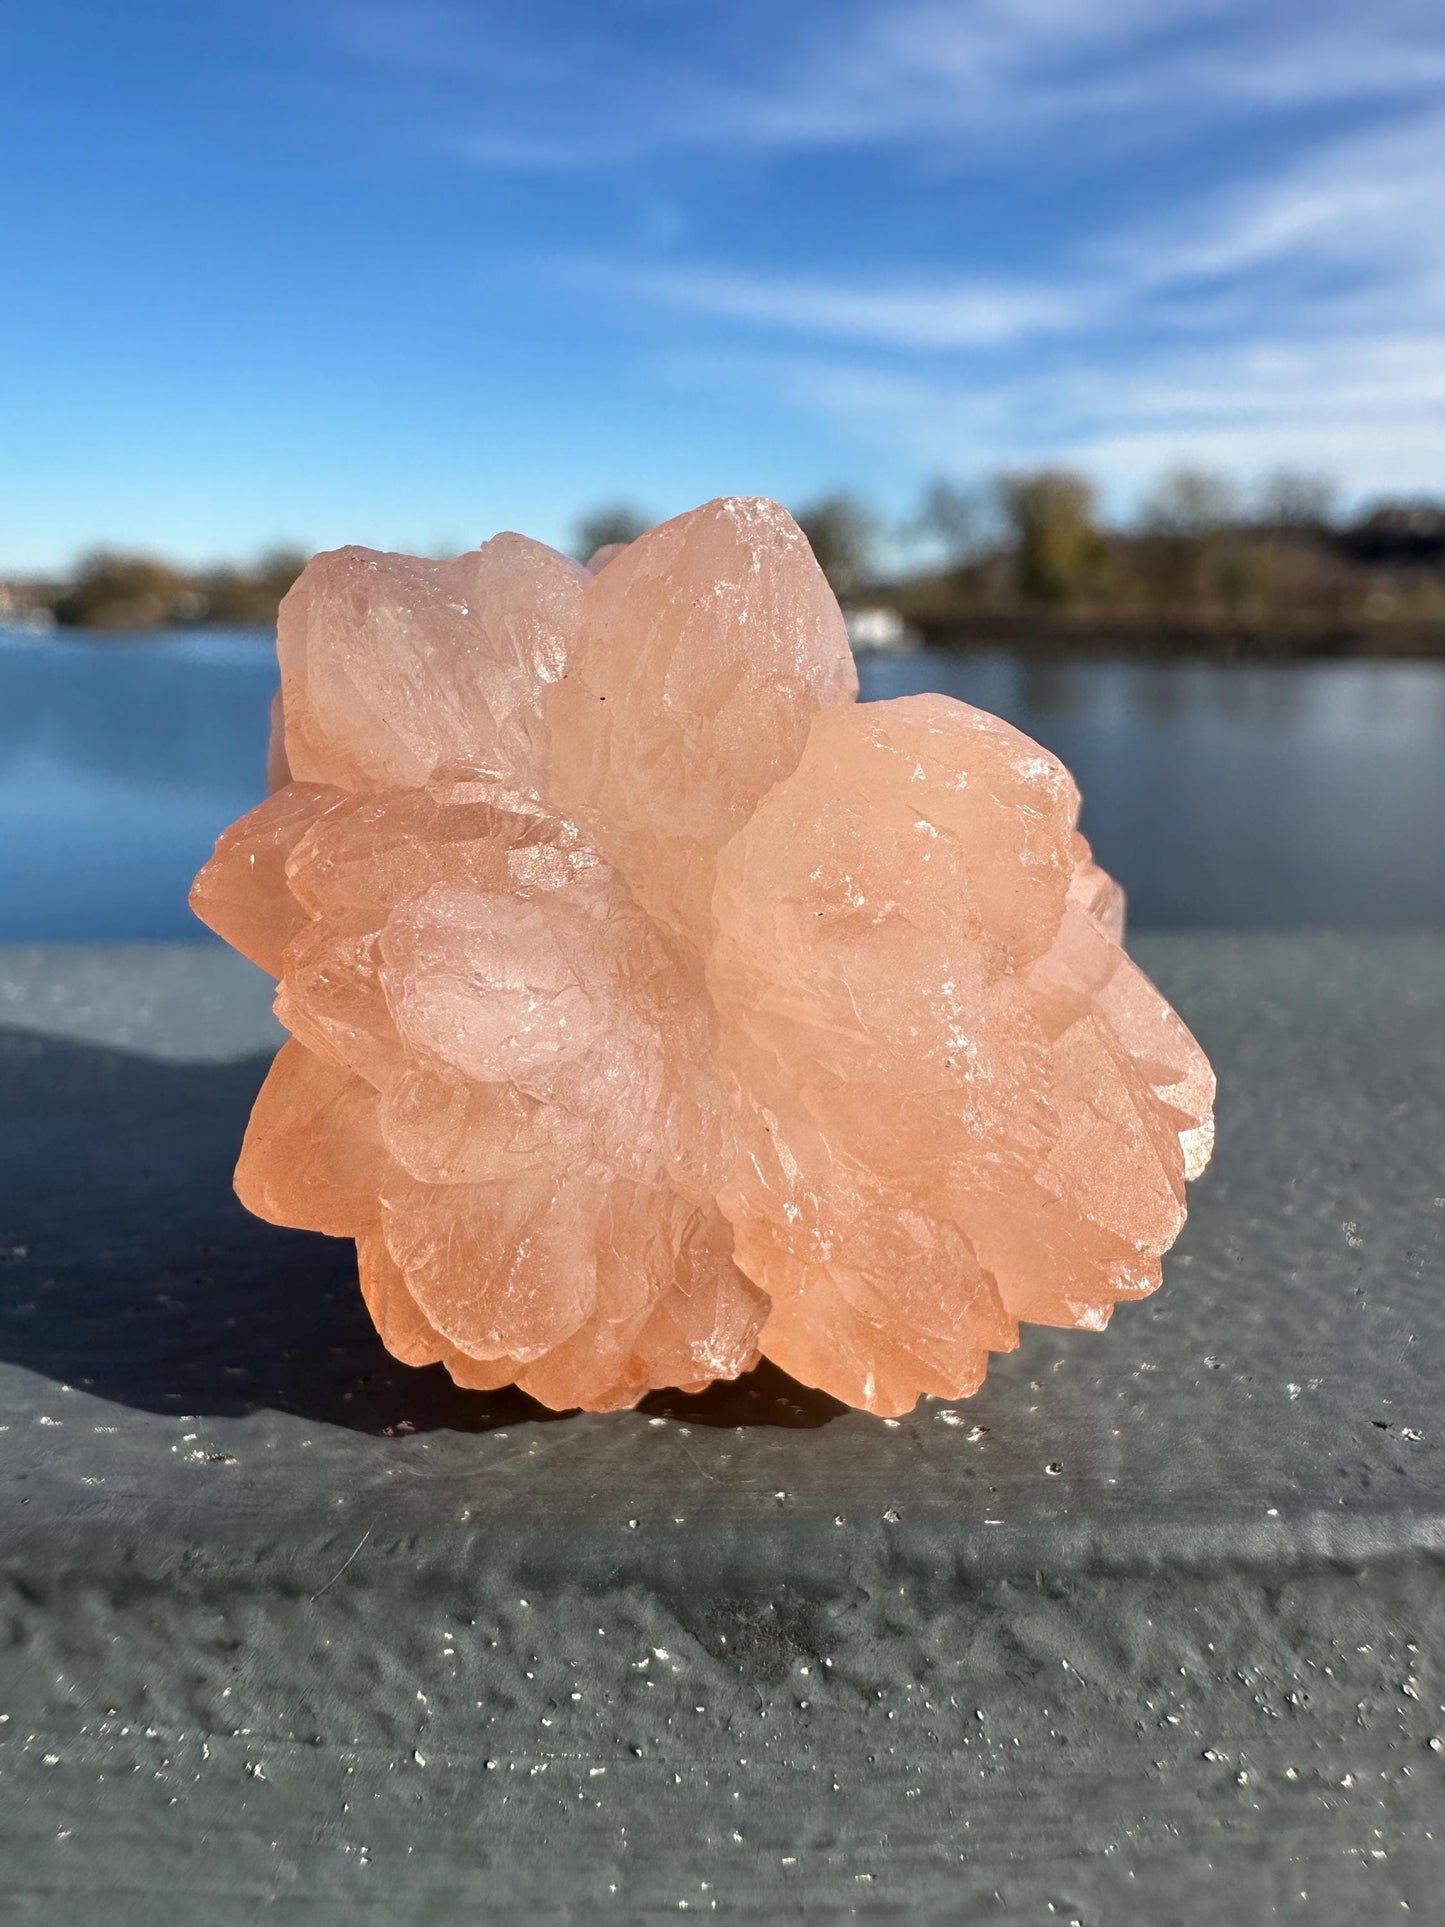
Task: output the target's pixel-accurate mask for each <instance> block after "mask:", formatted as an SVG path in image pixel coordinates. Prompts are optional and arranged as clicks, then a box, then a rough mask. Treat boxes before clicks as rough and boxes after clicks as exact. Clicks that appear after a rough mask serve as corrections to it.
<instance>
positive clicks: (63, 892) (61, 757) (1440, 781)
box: [0, 631, 1445, 940]
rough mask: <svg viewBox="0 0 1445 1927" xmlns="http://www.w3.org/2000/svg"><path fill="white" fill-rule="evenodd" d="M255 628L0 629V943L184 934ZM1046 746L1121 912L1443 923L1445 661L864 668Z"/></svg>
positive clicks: (256, 772)
mask: <svg viewBox="0 0 1445 1927" xmlns="http://www.w3.org/2000/svg"><path fill="white" fill-rule="evenodd" d="M274 677H275V667H274V658H273V657H272V655H271V652H270V649H269V647H268V646H267V642H266V640H265V639H264V638H261V637H257V636H256V635H254V634H251V633H248V632H231V633H227V632H220V631H211V632H208V633H196V634H192V635H188V636H184V637H177V638H167V639H164V640H140V639H134V640H129V641H123V640H117V639H111V640H107V641H104V642H82V641H57V640H55V639H53V638H44V639H41V640H6V641H3V642H0V938H5V939H10V940H16V939H21V940H23V939H42V938H53V937H64V938H71V937H75V938H85V937H92V938H107V937H172V936H192V935H196V934H197V932H196V928H195V926H194V924H193V923H192V922H191V920H190V918H189V915H188V913H187V911H186V909H185V890H186V886H187V883H188V881H189V878H190V876H191V874H192V872H193V871H194V870H195V868H196V867H197V865H198V864H199V863H200V862H201V861H202V860H203V858H204V857H205V855H206V853H207V852H208V850H209V848H210V845H211V842H212V839H213V838H214V836H215V834H216V832H217V830H219V829H220V828H221V827H222V826H223V825H224V824H225V823H227V822H229V821H230V820H231V819H232V818H233V817H235V816H237V815H239V814H240V813H241V811H242V810H244V809H246V808H248V807H249V806H250V805H251V804H252V803H253V802H255V801H256V800H257V799H258V797H259V796H260V794H261V768H262V757H263V747H264V739H265V729H266V706H267V703H268V701H269V697H270V693H271V689H272V687H273V684H274ZM862 681H863V693H864V695H865V696H866V697H870V698H872V697H880V696H892V695H902V694H906V693H909V692H912V691H917V690H926V689H941V690H944V691H946V692H947V693H949V694H952V695H957V696H962V697H964V698H965V699H966V700H968V701H970V702H975V703H979V704H981V705H982V706H983V707H984V708H986V709H992V710H995V711H997V712H998V713H999V714H1000V715H1003V716H1006V717H1008V718H1009V720H1010V721H1012V722H1014V723H1016V724H1018V725H1019V727H1020V728H1022V729H1025V730H1027V731H1028V733H1029V734H1030V735H1033V736H1036V737H1037V738H1038V739H1039V740H1040V741H1041V742H1043V743H1045V744H1047V745H1048V747H1049V748H1051V749H1053V750H1056V751H1057V752H1058V753H1059V754H1060V755H1061V756H1063V758H1064V759H1065V761H1067V762H1068V763H1069V765H1070V766H1071V767H1072V769H1073V770H1074V772H1075V774H1076V775H1077V777H1078V779H1079V783H1080V787H1081V788H1082V790H1083V793H1084V828H1085V830H1086V831H1087V833H1088V834H1089V836H1090V837H1091V838H1092V839H1093V841H1094V844H1095V847H1096V848H1097V850H1098V851H1099V854H1100V857H1101V859H1102V860H1103V861H1104V862H1105V863H1107V864H1108V865H1109V867H1110V868H1112V869H1113V870H1115V871H1116V873H1117V874H1118V875H1120V876H1121V877H1122V878H1123V879H1124V881H1125V883H1126V884H1127V885H1128V888H1129V891H1130V896H1131V900H1132V904H1133V909H1134V916H1135V921H1136V924H1137V925H1138V926H1141V927H1147V926H1156V927H1157V926H1167V925H1181V924H1189V925H1214V926H1219V927H1234V928H1247V927H1261V926H1272V927H1276V928H1288V927H1291V926H1300V925H1311V924H1313V925H1336V926H1347V925H1357V926H1359V925H1364V926H1370V927H1381V928H1384V927H1394V928H1404V927H1422V926H1436V927H1441V926H1445V836H1442V834H1441V826H1442V824H1445V668H1442V666H1441V665H1438V664H1429V663H1425V664H1378V663H1341V662H1329V663H1302V664H1294V665H1289V666H1280V667H1259V666H1240V665H1232V666H1229V667H1221V666H1215V665H1211V664H1206V663H1167V662H1146V663H1140V662H1116V663H1099V662H1070V661H1067V660H1038V659H1026V660H1024V659H1019V658H1017V657H1012V656H1009V655H1006V654H1002V653H986V654H979V655H974V656H929V655H917V656H908V657H899V658H883V657H880V658H871V659H866V660H865V661H864V663H863V665H862Z"/></svg>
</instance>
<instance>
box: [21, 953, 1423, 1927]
mask: <svg viewBox="0 0 1445 1927" xmlns="http://www.w3.org/2000/svg"><path fill="white" fill-rule="evenodd" d="M1138 949H1139V953H1140V955H1141V958H1142V959H1143V961H1144V962H1145V963H1146V965H1147V966H1148V967H1150V968H1151V969H1153V970H1154V972H1155V973H1156V975H1157V976H1158V978H1159V980H1160V982H1161V984H1162V986H1163V987H1164V988H1165V990H1166V991H1167V992H1168V994H1169V995H1170V996H1171V998H1172V999H1173V1000H1174V1001H1175V1002H1176V1003H1177V1004H1178V1006H1179V1007H1180V1009H1181V1010H1182V1011H1183V1013H1184V1014H1185V1016H1186V1018H1187V1019H1188V1020H1189V1021H1190V1022H1191V1023H1193V1024H1194V1026H1195V1027H1196V1029H1197V1030H1198V1032H1199V1034H1200V1036H1201V1038H1202V1040H1203V1041H1204V1043H1205V1044H1206V1046H1207V1047H1208V1048H1209V1050H1210V1051H1211V1053H1212V1054H1213V1055H1214V1057H1215V1059H1216V1063H1217V1066H1218V1069H1219V1072H1220V1079H1221V1091H1222V1095H1221V1105H1220V1128H1221V1138H1220V1151H1219V1155H1218V1158H1217V1161H1216V1164H1215V1167H1214V1168H1213V1170H1212V1172H1211V1173H1210V1175H1209V1176H1208V1177H1206V1178H1205V1180H1203V1182H1202V1183H1201V1184H1200V1186H1198V1187H1197V1189H1196V1193H1195V1208H1194V1215H1193V1217H1192V1218H1191V1222H1190V1226H1189V1229H1188V1231H1187V1232H1186V1235H1185V1238H1184V1240H1183V1242H1182V1244H1181V1246H1180V1247H1179V1250H1178V1252H1177V1254H1176V1255H1175V1257H1174V1259H1173V1260H1172V1262H1171V1263H1170V1265H1169V1267H1168V1269H1167V1273H1166V1284H1165V1288H1164V1290H1163V1291H1162V1292H1161V1293H1160V1294H1159V1295H1158V1296H1157V1297H1156V1298H1154V1299H1152V1300H1150V1301H1149V1302H1148V1303H1147V1304H1144V1305H1139V1306H1133V1307H1127V1308H1125V1309H1123V1310H1122V1311H1121V1312H1120V1313H1119V1315H1118V1317H1117V1319H1116V1321H1115V1324H1114V1326H1113V1327H1112V1328H1111V1330H1110V1331H1109V1332H1108V1333H1106V1334H1104V1335H1103V1336H1093V1335H1086V1334H1059V1333H1052V1332H1045V1331H1038V1330H1035V1331H1033V1332H1031V1333H1029V1334H1028V1336H1027V1338H1026V1341H1025V1344H1024V1346H1023V1348H1022V1349H1021V1351H1020V1352H1019V1353H1017V1354H1015V1355H1014V1356H1012V1357H1010V1358H1007V1359H1001V1360H999V1361H997V1362H996V1363H995V1366H994V1369H993V1372H992V1373H991V1375H990V1379H989V1382H988V1384H987V1386H986V1387H985V1389H984V1391H983V1392H982V1394H981V1395H980V1396H979V1397H978V1398H977V1399H975V1400H973V1401H971V1402H969V1403H968V1404H967V1405H964V1406H959V1407H957V1408H939V1407H938V1406H936V1405H930V1406H928V1407H925V1408H924V1409H923V1410H921V1411H920V1412H919V1413H917V1414H916V1415H915V1416H913V1417H912V1418H909V1419H907V1420H904V1421H902V1422H901V1423H897V1424H882V1423H880V1422H879V1421H877V1420H872V1419H868V1418H865V1417H863V1416H861V1415H858V1414H853V1413H843V1412H840V1411H839V1410H838V1409H837V1408H836V1407H834V1406H832V1405H831V1404H830V1403H829V1402H828V1401H826V1400H822V1399H820V1398H818V1397H817V1396H815V1395H812V1394H809V1393H806V1392H803V1391H801V1390H799V1389H798V1388H796V1387H793V1386H791V1385H789V1384H788V1383H787V1382H786V1381H783V1380H780V1379H778V1378H776V1377H771V1376H768V1375H761V1376H759V1377H758V1378H757V1379H756V1380H755V1381H754V1382H753V1383H751V1384H744V1385H742V1386H740V1387H737V1388H720V1389H718V1390H715V1391H714V1392H713V1393H710V1394H708V1395H707V1396H706V1397H704V1398H701V1399H694V1400H682V1399H677V1398H673V1399H669V1398H667V1397H661V1398H658V1399H655V1400H653V1401H652V1402H651V1404H650V1405H649V1406H648V1407H647V1408H646V1409H644V1410H643V1411H642V1412H640V1413H636V1414H623V1415H613V1416H610V1417H586V1418H567V1419H555V1418H552V1417H549V1416H545V1415H540V1414H539V1413H538V1412H537V1411H536V1408H534V1407H532V1406H530V1405H529V1404H528V1403H527V1402H526V1401H525V1400H523V1399H521V1398H519V1397H517V1396H516V1395H513V1394H504V1395H499V1396H497V1397H493V1398H482V1397H478V1396H475V1395H466V1394H462V1393H459V1392H456V1391H455V1390H454V1389H452V1388H450V1386H449V1385H448V1383H447V1382H446V1381H445V1379H444V1378H443V1377H442V1376H441V1375H440V1374H439V1373H434V1372H428V1373H413V1372H409V1371H407V1370H405V1369H404V1368H402V1367H399V1366H396V1365H394V1364H392V1363H391V1362H390V1361H389V1360H388V1359H387V1358H386V1357H385V1355H384V1354H382V1353H381V1352H380V1350H379V1348H378V1347H377V1345H376V1342H375V1340H374V1338H373V1337H372V1336H371V1334H370V1331H369V1328H368V1326H367V1323H366V1320H365V1317H364V1314H363V1313H362V1312H361V1310H360V1307H359V1305H358V1303H357V1300H356V1295H355V1288H354V1271H353V1268H352V1266H351V1264H350V1262H349V1260H348V1255H347V1247H344V1246H342V1245H339V1244H334V1243H331V1242H328V1241H326V1240H322V1239H314V1238H310V1237H306V1236H303V1235H301V1234H297V1233H288V1232H283V1231H278V1230H275V1229H274V1228H272V1227H269V1226H265V1225H260V1224H257V1223H255V1222H253V1221H251V1220H249V1219H248V1218H246V1216H245V1215H244V1213H242V1212H241V1211H240V1209H239V1207H238V1206H237V1205H236V1204H235V1203H234V1200H233V1199H232V1198H231V1196H230V1191H229V1169H230V1164H231V1161H232V1159H233V1157H234V1153H235V1149H236V1146H237V1143H238V1141H239V1137H240V1132H241V1128H242V1126H243V1123H244V1120H245V1115H246V1110H247V1107H248V1104H249V1100H250V1097H251V1095H252V1093H253V1091H254V1088H255V1086H256V1084H257V1082H258V1081H259V1078H260V1076H261V1074H262V1072H263V1070H264V1064H265V1058H266V1054H267V1053H268V1052H269V1050H270V1049H271V1048H273V1046H274V1041H275V1032H274V1030H273V1028H272V1026H271V1020H270V1018H269V1015H268V1013H267V987H266V985H265V984H264V981H263V980H262V979H260V978H259V977H258V976H257V975H256V974H255V973H254V972H251V971H250V970H249V969H248V968H247V967H246V966H244V965H242V964H239V963H238V961H237V960H236V959H234V958H232V957H230V956H228V955H225V954H223V953H221V952H219V951H215V950H206V949H203V948H200V947H196V948H193V949H189V948H184V947H175V948H167V947H137V948H135V949H130V950H104V951H87V950H48V951H47V950H40V951H33V950H32V951H9V952H0V1026H3V1029H0V1079H3V1093H4V1096H3V1120H0V1408H3V1409H0V1426H3V1427H4V1428H5V1429H4V1430H0V1521H3V1524H0V1534H3V1537H0V1575H3V1600H4V1619H3V1622H0V1625H3V1632H0V1919H7V1920H8V1919H15V1920H22V1921H23V1920H30V1919H35V1920H40V1919H45V1920H47V1921H52V1922H54V1921H64V1922H69V1921H77V1922H81V1921H83V1922H90V1921H93V1920H96V1919H99V1918H106V1919H108V1920H111V1921H130V1920H136V1921H141V1920H146V1921H150V1920H151V1919H152V1917H153V1916H154V1914H155V1911H156V1908H157V1906H158V1905H161V1906H165V1907H167V1908H168V1909H169V1911H170V1912H171V1913H172V1914H177V1915H178V1916H179V1917H180V1918H181V1919H183V1920H187V1921H189V1920H195V1921H197V1922H206V1923H209V1922H212V1921H214V1922H219V1923H229V1922H231V1921H237V1922H240V1921H252V1920H260V1919H263V1918H264V1919H267V1920H272V1919H275V1920H282V1921H297V1922H308V1923H309V1922H317V1923H321V1922H327V1923H329V1922H332V1921H336V1922H340V1921H342V1920H343V1919H344V1920H346V1921H349V1922H351V1921H370V1920H377V1921H380V1920H383V1919H385V1920H388V1921H405V1922H410V1921H417V1922H428V1923H430V1922H438V1923H445V1922H450V1921H453V1920H456V1921H461V1920H468V1921H472V1920H475V1919H477V1918H478V1917H481V1918H485V1919H488V1920H489V1921H512V1920H516V1921H519V1922H523V1921H526V1922H531V1921H538V1922H547V1921H557V1922H572V1921H577V1922H582V1921H589V1922H590V1921H609V1922H610V1921H618V1922H634V1921H636V1922H644V1921H646V1922H650V1921H653V1920H661V1919H663V1918H666V1919H669V1920H671V1919H675V1918H677V1916H678V1914H679V1913H680V1912H697V1913H705V1914H710V1915H713V1916H714V1917H717V1918H724V1919H725V1918H733V1919H745V1920H759V1921H772V1920H778V1919H785V1918H794V1917H797V1918H806V1919H813V1920H832V1919H840V1920H841V1919H855V1918H856V1919H868V1920H909V1921H934V1920H937V1921H940V1922H943V1921H948V1922H956V1921H959V1920H969V1921H973V1920H989V1921H992V1920H997V1921H1005V1922H1015V1921H1017V1922H1033V1921H1039V1922H1052V1921H1057V1920H1069V1919H1077V1920H1079V1921H1083V1922H1089V1923H1100V1924H1101V1927H1102V1923H1106V1922H1107V1923H1110V1927H1113V1924H1114V1923H1120V1922H1139V1923H1141V1927H1143V1924H1144V1923H1147V1927H1170V1924H1171V1923H1174V1922H1179V1923H1181V1927H1182V1923H1184V1922H1190V1923H1194V1922H1196V1921H1198V1920H1200V1919H1209V1918H1219V1919H1223V1918H1226V1917H1228V1918H1233V1919H1238V1920H1240V1921H1242V1922H1253V1921H1256V1920H1258V1921H1264V1920H1274V1919H1292V1920H1300V1921H1309V1922H1324V1923H1332V1922H1335V1921H1339V1922H1341V1923H1344V1922H1349V1923H1351V1927H1356V1924H1363V1923H1370V1922H1374V1921H1377V1920H1378V1921H1384V1920H1393V1919H1397V1918H1410V1917H1413V1918H1415V1919H1425V1920H1434V1919H1442V1918H1445V1913H1442V1912H1441V1910H1440V1904H1439V1901H1438V1895H1439V1893H1440V1892H1441V1891H1442V1890H1445V1844H1442V1842H1445V1708H1442V1702H1445V1665H1442V1657H1445V1586H1442V1584H1441V1580H1442V1577H1445V1446H1442V1432H1445V1424H1442V1416H1441V1414H1442V1392H1445V1239H1442V1228H1445V941H1442V940H1440V939H1437V938H1408V939H1388V938H1379V939H1370V938H1363V937H1311V938H1308V939H1297V940H1296V939H1289V938H1279V937H1240V938H1225V937H1220V938H1203V939H1200V938H1187V939H1185V938H1169V939H1165V938H1155V939H1153V940H1151V941H1149V942H1141V943H1140V944H1139V946H1138ZM1432 1742H1434V1744H1432ZM1407 1907H1408V1909H1409V1910H1410V1911H1408V1912H1407ZM1432 1908H1434V1909H1435V1910H1436V1911H1435V1912H1434V1913H1432V1911H1431V1909H1432Z"/></svg>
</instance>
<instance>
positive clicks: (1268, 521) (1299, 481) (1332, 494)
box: [1255, 468, 1339, 532]
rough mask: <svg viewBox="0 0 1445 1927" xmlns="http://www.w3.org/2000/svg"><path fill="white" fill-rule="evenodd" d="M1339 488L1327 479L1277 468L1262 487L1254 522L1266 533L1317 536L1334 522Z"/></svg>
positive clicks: (1289, 469)
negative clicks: (1283, 531) (1276, 531)
mask: <svg viewBox="0 0 1445 1927" xmlns="http://www.w3.org/2000/svg"><path fill="white" fill-rule="evenodd" d="M1338 496H1339V487H1338V485H1337V484H1336V482H1335V481H1334V480H1333V479H1332V478H1331V477H1330V476H1328V475H1319V474H1313V473H1310V472H1308V471H1305V470H1301V469H1293V468H1277V469H1276V470H1275V471H1274V473H1273V474H1272V475H1266V477H1265V478H1264V480H1263V481H1262V482H1261V483H1260V485H1259V495H1258V499H1257V501H1256V505H1255V520H1256V521H1257V522H1259V523H1260V524H1261V526H1262V527H1264V528H1267V529H1299V530H1310V531H1314V532H1318V531H1320V530H1323V529H1327V528H1329V526H1330V524H1331V523H1332V522H1333V521H1334V516H1335V504H1336V501H1337V499H1338Z"/></svg>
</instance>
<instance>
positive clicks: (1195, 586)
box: [1135, 465, 1242, 609]
mask: <svg viewBox="0 0 1445 1927" xmlns="http://www.w3.org/2000/svg"><path fill="white" fill-rule="evenodd" d="M1238 522H1239V500H1238V497H1237V495H1236V493H1235V490H1234V487H1233V485H1232V483H1230V482H1229V481H1228V480H1227V479H1226V478H1225V477H1224V476H1222V475H1215V474H1213V473H1212V472H1211V471H1210V470H1208V469H1203V468H1191V467H1189V466H1187V465H1182V466H1180V467H1178V468H1172V469H1169V470H1167V471H1166V472H1165V473H1164V474H1163V475H1161V476H1160V477H1159V479H1158V481H1157V482H1156V483H1155V484H1154V487H1153V488H1152V489H1151V490H1150V492H1149V494H1148V495H1147V496H1145V498H1144V501H1143V503H1142V504H1141V506H1140V512H1139V523H1140V529H1141V533H1142V538H1143V539H1142V541H1141V542H1140V543H1139V544H1138V545H1137V547H1136V551H1135V560H1136V566H1137V568H1138V572H1139V574H1140V575H1141V576H1142V578H1143V580H1144V582H1145V584H1146V586H1147V587H1148V589H1149V590H1150V591H1151V592H1152V595H1153V598H1154V600H1155V601H1156V602H1157V603H1160V604H1162V605H1164V606H1166V607H1173V608H1176V609H1179V608H1187V607H1197V606H1198V605H1200V604H1201V603H1203V602H1205V601H1206V600H1207V599H1208V598H1209V596H1210V594H1211V592H1212V591H1217V592H1220V593H1222V595H1223V599H1224V600H1225V602H1226V604H1228V605H1230V606H1232V605H1233V603H1234V602H1236V601H1238V600H1240V599H1241V595H1242V591H1240V590H1239V589H1238V588H1237V586H1235V577H1236V575H1237V570H1235V569H1234V568H1233V566H1232V562H1233V560H1234V558H1233V557H1232V555H1230V554H1229V553H1228V552H1230V551H1232V550H1233V549H1234V548H1236V547H1237V546H1238V538H1237V535H1236V533H1235V531H1236V529H1237V525H1238ZM1226 562H1229V563H1230V566H1227V567H1226V566H1225V565H1226ZM1221 571H1222V573H1221Z"/></svg>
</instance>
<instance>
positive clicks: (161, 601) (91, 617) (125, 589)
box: [55, 549, 186, 629]
mask: <svg viewBox="0 0 1445 1927" xmlns="http://www.w3.org/2000/svg"><path fill="white" fill-rule="evenodd" d="M185 586H186V585H185V580H184V578H183V577H182V576H181V574H180V573H179V571H178V570H176V569H173V568H172V567H171V566H170V564H169V563H168V562H162V561H160V560H158V559H157V558H156V557H155V556H150V555H126V554H122V553H120V552H119V551H117V550H114V549H97V550H96V551H95V552H94V553H93V554H91V555H87V556H84V557H82V559H81V561H80V563H79V564H78V565H77V567H76V571H75V575H74V578H73V580H72V582H71V584H70V587H69V588H68V589H67V590H66V591H65V593H64V594H63V595H62V596H60V597H59V599H58V600H57V602H56V605H55V615H56V620H57V621H59V622H63V623H67V624H69V625H70V626H72V627H74V628H82V629H153V628H156V627H158V626H159V625H160V624H161V623H164V622H169V621H170V619H171V614H172V611H173V610H174V608H175V604H176V599H177V597H178V596H180V595H181V594H182V593H183V591H184V589H185Z"/></svg>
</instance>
